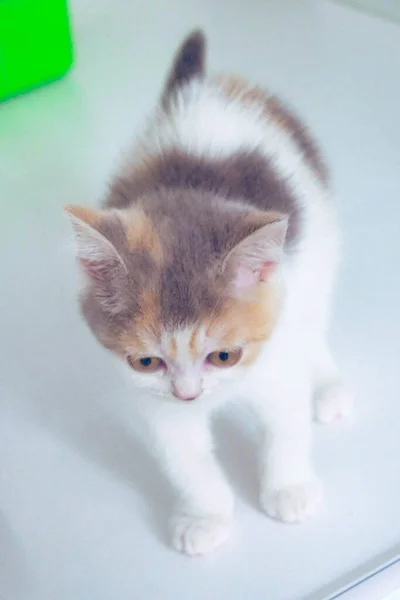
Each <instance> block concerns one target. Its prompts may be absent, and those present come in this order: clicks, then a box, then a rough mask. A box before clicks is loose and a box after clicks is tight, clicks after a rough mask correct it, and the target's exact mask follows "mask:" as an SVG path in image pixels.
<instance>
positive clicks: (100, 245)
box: [64, 205, 126, 285]
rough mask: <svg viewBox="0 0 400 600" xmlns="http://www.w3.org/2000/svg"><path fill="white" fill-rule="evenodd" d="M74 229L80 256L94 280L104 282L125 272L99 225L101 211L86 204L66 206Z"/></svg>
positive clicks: (80, 261) (86, 273)
mask: <svg viewBox="0 0 400 600" xmlns="http://www.w3.org/2000/svg"><path fill="white" fill-rule="evenodd" d="M64 210H65V212H66V213H67V214H68V216H69V218H70V220H71V223H72V227H73V230H74V233H75V240H76V245H77V258H78V260H79V263H80V265H81V267H82V269H83V272H84V273H85V275H86V276H87V277H89V279H90V280H91V281H92V282H93V283H97V284H100V285H101V284H105V283H107V282H109V281H110V280H112V279H115V278H117V277H118V276H120V275H122V274H123V273H125V272H126V267H125V264H124V262H123V260H122V258H121V256H120V255H119V254H118V252H117V250H116V248H115V247H114V246H113V244H112V243H111V242H110V241H109V240H108V239H107V238H106V237H105V236H104V235H103V234H102V233H100V231H99V230H98V229H97V227H98V225H99V223H100V220H101V215H100V213H98V212H96V211H95V210H93V209H90V208H86V207H83V206H71V205H70V206H66V207H65V209H64Z"/></svg>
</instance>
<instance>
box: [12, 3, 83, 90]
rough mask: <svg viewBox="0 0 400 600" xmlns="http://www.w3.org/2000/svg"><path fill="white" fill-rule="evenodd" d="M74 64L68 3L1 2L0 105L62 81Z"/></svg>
mask: <svg viewBox="0 0 400 600" xmlns="http://www.w3.org/2000/svg"><path fill="white" fill-rule="evenodd" d="M72 62H73V47H72V38H71V29H70V23H69V14H68V4H67V0H0V101H1V100H7V99H8V98H12V97H13V96H17V95H19V94H22V93H24V92H28V91H29V90H32V89H34V88H37V87H39V86H41V85H44V84H46V83H50V82H52V81H55V80H56V79H60V78H61V77H63V75H65V74H66V73H67V71H68V70H69V68H70V67H71V65H72Z"/></svg>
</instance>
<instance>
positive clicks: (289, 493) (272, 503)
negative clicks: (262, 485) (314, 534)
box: [261, 479, 322, 523]
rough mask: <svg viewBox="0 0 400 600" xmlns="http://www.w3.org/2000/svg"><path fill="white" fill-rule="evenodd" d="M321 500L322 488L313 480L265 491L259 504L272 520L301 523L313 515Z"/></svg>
mask: <svg viewBox="0 0 400 600" xmlns="http://www.w3.org/2000/svg"><path fill="white" fill-rule="evenodd" d="M321 500H322V486H321V484H320V482H319V481H318V480H317V479H315V480H314V481H307V482H305V483H298V484H295V485H287V486H283V487H281V488H280V489H267V490H266V491H265V493H264V494H263V495H262V497H261V504H262V507H263V508H264V510H265V512H266V513H267V515H269V516H270V517H272V518H273V519H279V520H280V521H284V522H285V523H302V522H304V521H306V520H307V519H309V518H310V517H312V516H313V515H314V513H315V512H316V510H317V507H318V504H319V503H320V502H321Z"/></svg>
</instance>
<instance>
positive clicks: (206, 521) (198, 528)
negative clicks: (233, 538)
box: [171, 513, 233, 556]
mask: <svg viewBox="0 0 400 600" xmlns="http://www.w3.org/2000/svg"><path fill="white" fill-rule="evenodd" d="M171 525H172V546H173V547H174V548H175V550H178V551H179V552H183V553H184V554H188V555H190V556H195V555H201V554H207V553H208V552H212V551H213V550H215V549H216V548H218V547H219V546H221V545H222V544H224V543H225V542H226V541H227V539H228V538H229V536H230V534H231V532H232V528H233V522H232V519H230V518H224V517H221V516H214V515H210V516H193V515H186V514H182V513H180V514H177V515H175V517H174V518H173V519H172V522H171Z"/></svg>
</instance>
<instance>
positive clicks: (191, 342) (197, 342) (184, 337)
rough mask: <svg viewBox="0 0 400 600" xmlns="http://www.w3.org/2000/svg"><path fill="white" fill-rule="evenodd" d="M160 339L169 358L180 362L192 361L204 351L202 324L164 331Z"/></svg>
mask: <svg viewBox="0 0 400 600" xmlns="http://www.w3.org/2000/svg"><path fill="white" fill-rule="evenodd" d="M161 341H162V345H163V347H164V349H165V351H166V352H167V353H168V355H169V356H170V358H172V360H174V361H176V362H177V363H180V364H185V363H187V362H188V361H191V362H193V361H195V360H197V359H199V358H200V357H201V356H203V354H204V352H205V330H204V327H202V326H195V325H194V326H187V327H182V328H179V329H175V330H172V331H165V332H164V333H163V336H162V340H161Z"/></svg>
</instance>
